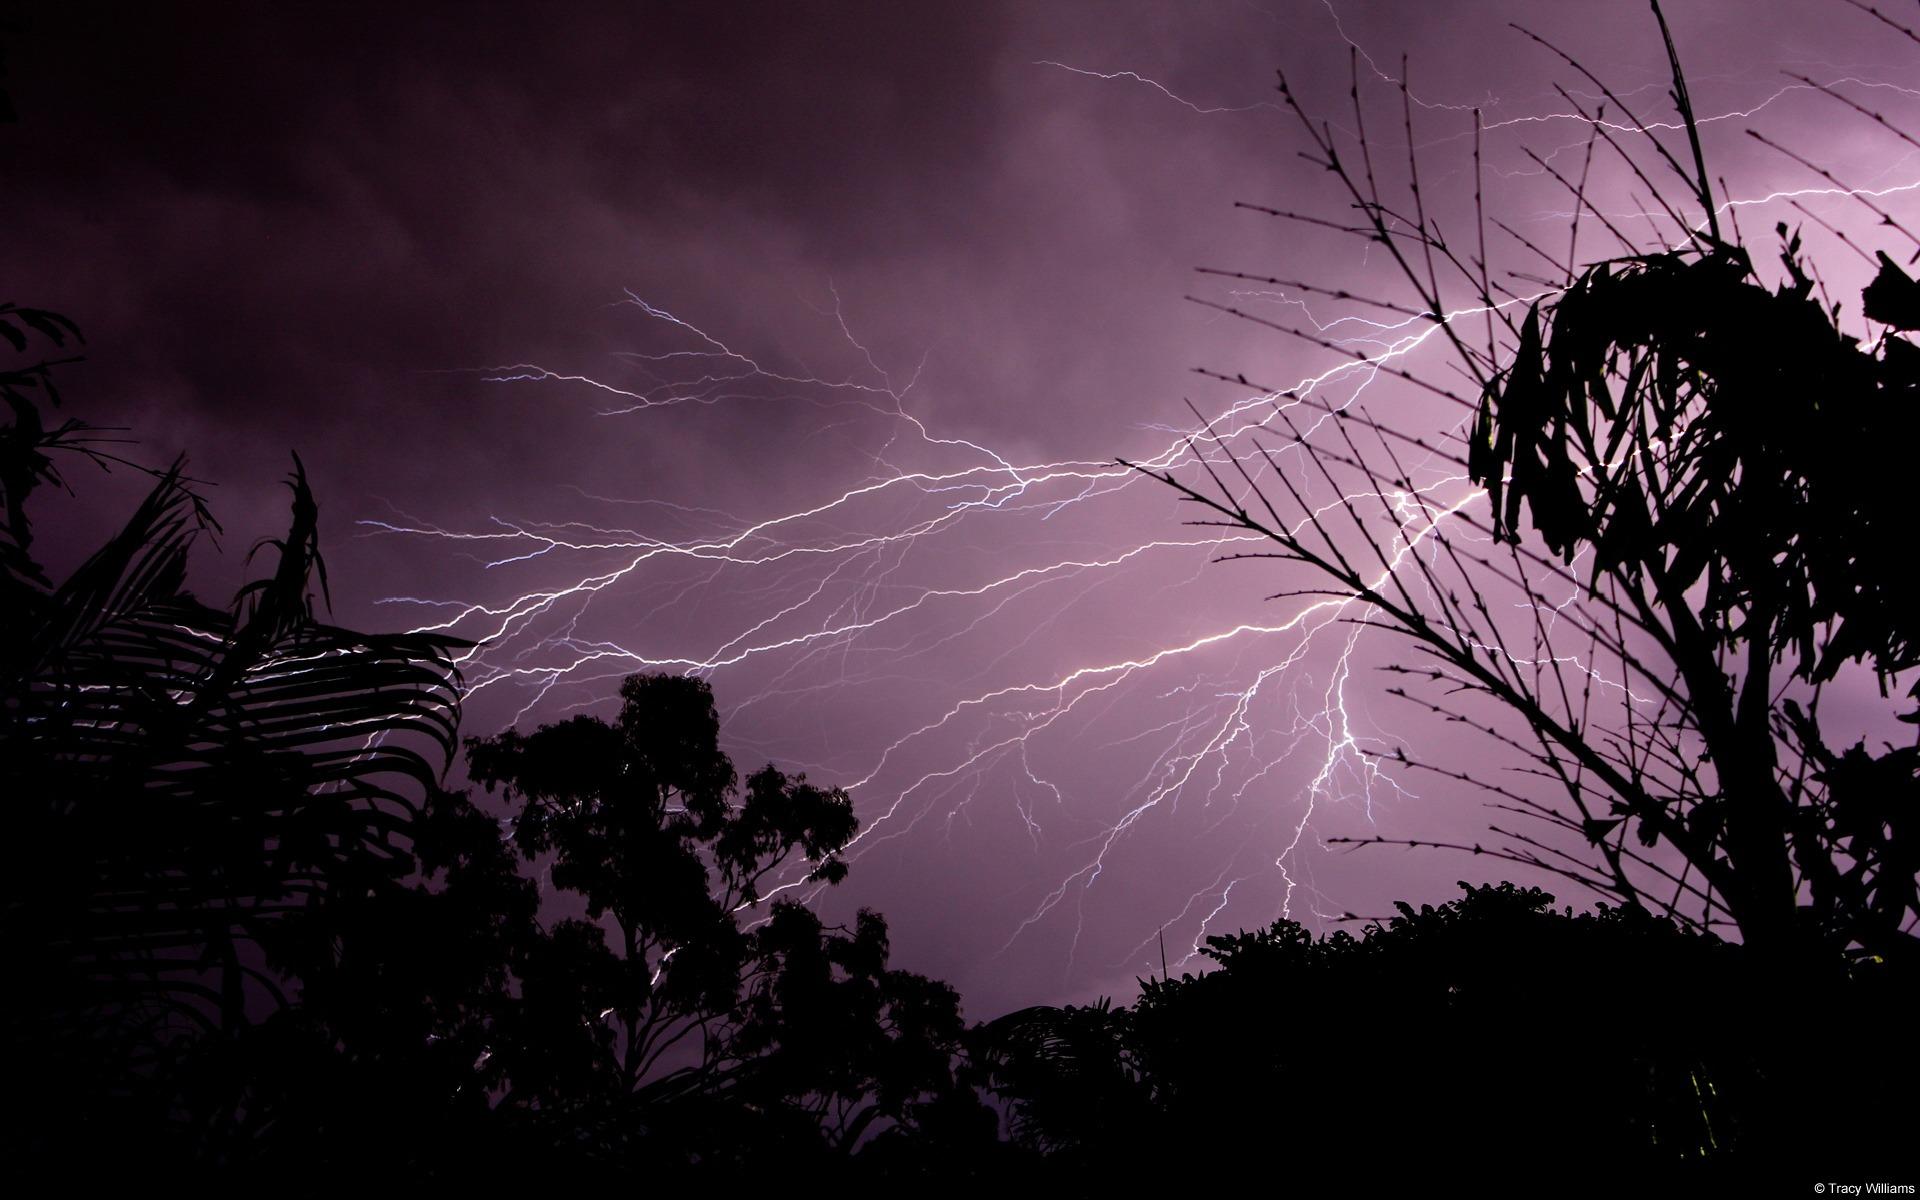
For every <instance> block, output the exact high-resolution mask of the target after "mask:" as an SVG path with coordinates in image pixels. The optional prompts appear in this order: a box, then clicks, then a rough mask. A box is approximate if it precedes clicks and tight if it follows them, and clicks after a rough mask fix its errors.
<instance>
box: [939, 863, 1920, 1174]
mask: <svg viewBox="0 0 1920 1200" xmlns="http://www.w3.org/2000/svg"><path fill="white" fill-rule="evenodd" d="M1461 887H1462V888H1463V889H1464V893H1465V894H1464V895H1463V896H1462V897H1461V898H1459V899H1456V900H1453V901H1450V902H1448V903H1446V904H1442V905H1438V906H1433V905H1429V906H1423V907H1421V908H1419V909H1417V910H1416V909H1414V908H1413V907H1412V906H1410V905H1406V904H1401V905H1399V906H1397V907H1398V909H1399V915H1398V916H1396V917H1393V918H1391V919H1389V920H1386V921H1376V922H1371V923H1369V924H1368V925H1367V926H1366V927H1365V928H1363V929H1362V930H1361V932H1360V936H1358V937H1355V936H1353V935H1351V934H1349V933H1347V932H1345V931H1338V932H1335V933H1333V934H1331V935H1329V936H1326V937H1322V938H1316V937H1314V936H1313V935H1312V934H1311V933H1309V932H1308V931H1307V930H1306V929H1304V928H1303V927H1302V926H1300V925H1299V924H1298V923H1296V922H1293V921H1286V920H1282V921H1279V922H1276V923H1275V924H1274V925H1273V926H1272V927H1270V928H1268V929H1265V930H1261V931H1259V932H1255V933H1247V932H1241V933H1237V934H1233V935H1229V936H1215V937H1210V938H1208V939H1207V943H1206V945H1205V946H1204V947H1203V949H1202V950H1201V953H1202V954H1203V955H1204V956H1205V957H1207V958H1208V959H1211V960H1212V962H1213V969H1212V970H1210V971H1208V972H1206V973H1205V974H1202V975H1197V976H1196V975H1192V974H1188V975H1183V976H1181V977H1179V978H1174V979H1150V980H1143V981H1142V982H1141V993H1140V998H1139V1000H1138V1001H1137V1002H1135V1003H1134V1004H1133V1005H1131V1006H1130V1007H1126V1008H1115V1007H1113V1006H1112V1005H1110V1004H1108V1003H1106V1002H1104V1001H1103V1002H1101V1003H1099V1004H1097V1005H1093V1006H1088V1007H1080V1008H1072V1007H1070V1008H1036V1009H1027V1010H1023V1011H1021V1012H1016V1013H1011V1014H1009V1015H1007V1016H1005V1017H1002V1018H1000V1019H999V1020H996V1021H993V1022H990V1023H989V1024H988V1025H987V1026H985V1027H983V1029H982V1030H981V1031H980V1033H979V1035H978V1037H979V1042H978V1045H977V1055H978V1059H979V1061H980V1063H981V1064H982V1068H983V1073H984V1076H985V1079H986V1081H987V1082H988V1084H989V1085H990V1086H991V1087H992V1088H993V1089H994V1091H995V1092H997V1093H998V1094H999V1095H1000V1096H1001V1097H1002V1099H1003V1100H1004V1101H1005V1102H1006V1103H1007V1104H1008V1105H1009V1106H1010V1107H1011V1113H1012V1117H1013V1121H1012V1125H1013V1131H1014V1135H1015V1137H1016V1139H1018V1140H1019V1141H1020V1142H1021V1143H1022V1144H1024V1145H1026V1146H1029V1147H1031V1148H1033V1149H1035V1150H1037V1151H1039V1152H1041V1153H1043V1154H1044V1155H1046V1156H1047V1158H1046V1161H1047V1163H1048V1165H1050V1166H1053V1167H1055V1168H1064V1170H1063V1171H1062V1174H1063V1175H1064V1176H1066V1177H1068V1178H1073V1177H1076V1176H1079V1177H1081V1178H1083V1179H1084V1178H1085V1177H1087V1176H1092V1177H1096V1178H1098V1179H1100V1180H1104V1181H1109V1182H1113V1183H1120V1182H1122V1181H1124V1180H1126V1179H1130V1178H1131V1179H1136V1180H1137V1179H1139V1178H1140V1177H1142V1176H1143V1175H1145V1176H1147V1177H1162V1176H1164V1177H1165V1178H1166V1179H1167V1180H1169V1181H1172V1180H1177V1179H1180V1178H1185V1177H1191V1176H1192V1175H1193V1174H1194V1173H1195V1172H1199V1171H1228V1170H1240V1171H1246V1170H1254V1171H1274V1172H1281V1173H1285V1172H1289V1171H1294V1170H1299V1169H1300V1168H1299V1167H1298V1166H1297V1165H1295V1163H1294V1161H1293V1160H1295V1159H1296V1158H1298V1157H1300V1156H1308V1157H1309V1158H1310V1159H1311V1161H1312V1162H1313V1163H1315V1164H1321V1165H1323V1166H1324V1165H1332V1166H1336V1167H1337V1168H1338V1169H1340V1170H1342V1171H1344V1172H1350V1173H1353V1174H1356V1175H1364V1176H1366V1177H1368V1178H1377V1179H1381V1180H1383V1181H1384V1180H1391V1179H1396V1178H1399V1177H1403V1176H1404V1177H1407V1178H1408V1179H1409V1180H1411V1179H1412V1178H1425V1179H1429V1180H1431V1179H1433V1178H1461V1179H1465V1178H1488V1177H1490V1176H1493V1175H1498V1176H1499V1177H1500V1178H1502V1179H1512V1180H1527V1181H1529V1182H1530V1183H1532V1184H1533V1185H1534V1186H1536V1187H1539V1188H1542V1189H1544V1190H1552V1191H1566V1190H1573V1191H1583V1190H1586V1189H1589V1188H1592V1187H1597V1186H1600V1185H1602V1184H1603V1183H1624V1182H1629V1181H1632V1180H1635V1179H1639V1180H1641V1181H1646V1180H1650V1179H1665V1180H1669V1181H1670V1180H1673V1179H1676V1178H1684V1177H1685V1174H1684V1173H1686V1172H1689V1171H1691V1172H1695V1173H1698V1174H1699V1175H1700V1177H1701V1178H1703V1179H1707V1180H1720V1181H1728V1180H1731V1179H1735V1178H1739V1177H1743V1176H1748V1175H1751V1176H1753V1177H1755V1178H1768V1177H1769V1174H1768V1173H1770V1172H1772V1173H1776V1174H1774V1175H1772V1178H1775V1179H1777V1178H1778V1176H1777V1172H1778V1171H1780V1170H1781V1169H1788V1170H1794V1171H1804V1172H1807V1173H1808V1177H1812V1175H1813V1173H1814V1172H1816V1171H1817V1170H1819V1169H1821V1168H1822V1167H1823V1166H1824V1164H1826V1163H1829V1162H1831V1161H1833V1160H1834V1159H1835V1158H1844V1159H1846V1160H1847V1161H1850V1162H1856V1163H1858V1164H1860V1169H1861V1170H1862V1171H1866V1172H1871V1171H1876V1170H1894V1169H1897V1168H1898V1167H1899V1166H1900V1165H1902V1159H1903V1157H1904V1156H1905V1154H1906V1148H1907V1141H1908V1134H1907V1130H1908V1129H1909V1128H1910V1127H1911V1121H1912V1118H1913V1103H1912V1100H1911V1098H1910V1096H1909V1094H1908V1093H1907V1091H1906V1089H1905V1085H1904V1083H1903V1082H1902V1080H1903V1079H1904V1078H1906V1077H1907V1076H1906V1072H1907V1071H1909V1070H1910V1069H1911V1067H1912V1066H1913V1065H1914V1064H1915V1063H1916V1062H1920V1055H1917V1054H1916V1050H1917V1049H1920V1047H1916V1044H1915V1039H1914V1038H1913V1036H1912V1034H1911V1020H1910V1017H1909V1016H1908V1012H1907V1009H1908V1006H1909V1005H1910V1003H1911V999H1910V997H1911V993H1910V991H1902V990H1897V989H1890V988H1885V987H1882V986H1879V985H1880V984H1882V983H1884V982H1885V981H1884V980H1883V979H1867V980H1855V981H1852V982H1851V983H1849V982H1847V981H1844V980H1843V981H1840V983H1839V985H1838V986H1835V984H1834V982H1833V981H1831V980H1818V981H1815V980H1806V981H1802V982H1801V983H1800V984H1798V985H1797V986H1796V985H1792V984H1788V985H1786V986H1783V984H1782V981H1781V979H1780V978H1779V976H1778V973H1777V972H1775V971H1774V970H1773V969H1772V967H1771V964H1770V963H1769V962H1768V960H1766V959H1765V958H1763V957H1761V956H1760V955H1759V954H1757V953H1756V952H1755V951H1754V950H1753V949H1752V948H1751V947H1746V946H1741V945H1738V944H1732V943H1726V942H1722V941H1720V940H1719V939H1717V938H1714V937H1712V936H1702V935H1698V934H1691V933H1687V932H1685V931H1683V930H1681V929H1679V928H1678V927H1677V926H1676V925H1674V924H1673V923H1672V922H1670V921H1667V920H1665V919H1664V918H1661V917H1658V916H1655V915H1652V914H1649V913H1647V912H1646V911H1645V910H1644V909H1637V908H1629V907H1609V906H1606V905H1602V906H1601V907H1600V908H1599V910H1598V911H1596V912H1593V913H1585V914H1580V915H1575V914H1574V913H1573V912H1572V910H1571V909H1567V910H1564V911H1560V912H1556V911H1555V910H1554V909H1553V908H1552V904H1553V897H1552V896H1550V895H1547V894H1546V893H1544V892H1541V891H1540V890H1538V889H1535V888H1519V887H1516V886H1514V885H1513V884H1501V885H1498V886H1486V887H1472V886H1469V885H1466V884H1462V885H1461ZM1850 1024H1856V1025H1857V1027H1859V1028H1861V1029H1863V1030H1871V1031H1872V1032H1871V1033H1869V1034H1867V1035H1866V1037H1867V1038H1868V1039H1869V1040H1870V1041H1871V1043H1872V1045H1873V1050H1872V1052H1871V1053H1870V1054H1869V1055H1867V1056H1865V1057H1858V1056H1853V1055H1845V1054H1835V1053H1833V1050H1832V1047H1833V1046H1834V1045H1835V1041H1836V1036H1837V1035H1838V1033H1839V1031H1840V1030H1843V1029H1846V1028H1848V1027H1849V1025H1850ZM1542 1063H1549V1064H1551V1065H1552V1067H1553V1070H1552V1072H1551V1073H1550V1074H1549V1073H1546V1072H1543V1071H1542V1070H1541V1069H1540V1066H1539V1064H1542ZM1816 1097H1817V1099H1815V1098H1816Z"/></svg>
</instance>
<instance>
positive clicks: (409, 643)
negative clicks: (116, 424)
mask: <svg viewBox="0 0 1920 1200" xmlns="http://www.w3.org/2000/svg"><path fill="white" fill-rule="evenodd" d="M0 335H3V336H5V338H6V339H7V340H8V341H9V342H11V343H12V345H13V346H14V348H15V349H16V350H17V351H20V352H23V353H29V352H30V351H31V348H32V343H31V338H30V335H38V336H39V337H40V338H42V339H44V340H46V341H50V342H52V343H53V344H54V345H55V346H56V347H65V346H66V345H67V344H69V343H70V342H72V341H77V340H78V336H79V334H78V330H77V329H76V328H75V327H74V325H73V324H72V323H71V322H69V321H67V320H66V319H65V318H63V317H60V316H58V315H56V314H52V313H47V312H43V311H40V310H34V309H27V308H20V307H16V306H11V305H10V306H7V307H6V308H4V309H0ZM58 365H60V363H59V362H57V361H48V360H46V359H44V358H43V359H37V360H34V361H31V362H30V363H29V365H26V366H23V367H14V368H9V369H8V370H6V371H5V372H4V373H0V394H3V395H4V398H5V400H6V402H7V406H8V410H9V416H10V418H11V419H10V422H9V423H8V424H7V426H6V427H5V428H4V430H0V507H3V508H4V511H5V515H6V521H5V529H4V535H3V536H0V612H3V613H4V620H3V621H0V626H3V627H4V633H3V634H0V647H3V648H0V689H3V691H4V697H3V698H0V699H3V702H0V745H3V746H4V747H5V753H4V754H0V782H3V786H4V791H5V793H6V795H7V796H8V797H9V799H10V800H11V801H12V808H11V816H12V818H13V821H14V825H13V836H14V840H13V842H12V844H13V846H14V847H15V853H14V854H13V855H12V856H11V861H10V863H9V869H8V870H7V872H6V883H5V889H6V892H5V900H4V909H3V911H4V915H3V916H0V922H3V923H4V935H5V941H6V945H7V946H8V947H9V949H10V954H11V956H12V958H13V966H14V968H15V970H16V971H18V972H19V975H18V978H21V979H24V980H31V981H32V985H31V986H29V987H21V988H13V989H9V991H8V998H7V1007H8V1012H7V1014H6V1023H7V1029H8V1038H9V1043H10V1047H9V1048H10V1051H12V1052H13V1053H14V1055H15V1059H14V1061H16V1062H19V1063H21V1064H22V1068H23V1074H24V1077H25V1078H28V1079H33V1080H35V1083H34V1084H33V1085H32V1087H33V1088H40V1089H45V1090H44V1091H43V1092H42V1097H43V1099H42V1100H41V1101H38V1102H36V1111H40V1112H46V1111H48V1110H47V1108H46V1104H49V1103H54V1104H56V1107H55V1109H54V1110H53V1112H55V1113H57V1117H56V1118H55V1121H56V1124H55V1126H53V1127H52V1128H49V1127H48V1126H46V1125H45V1124H44V1123H43V1122H40V1121H30V1122H29V1125H30V1127H31V1128H33V1129H35V1130H37V1131H38V1133H40V1134H46V1135H48V1136H59V1137H62V1138H74V1139H78V1140H82V1141H84V1140H85V1138H86V1137H87V1136H89V1126H88V1121H89V1119H90V1117H91V1116H92V1115H94V1114H95V1113H96V1112H97V1111H103V1110H100V1109H99V1104H101V1103H108V1102H111V1103H127V1104H131V1103H134V1096H135V1095H136V1093H139V1092H140V1091H141V1089H142V1087H143V1086H144V1085H150V1084H151V1085H155V1086H157V1082H156V1081H158V1080H159V1079H161V1078H162V1077H164V1076H167V1075H168V1074H169V1072H171V1071H173V1070H174V1069H175V1068H177V1067H178V1066H179V1065H180V1063H181V1061H182V1058H183V1056H184V1055H186V1054H187V1053H189V1052H190V1051H191V1050H192V1049H193V1048H195V1047H199V1046H203V1045H206V1044H211V1043H217V1042H219V1041H220V1040H222V1039H230V1038H232V1037H233V1036H234V1035H235V1034H236V1033H237V1032H238V1031H239V1030H240V1029H242V1028H243V1027H244V1026H245V1025H247V1024H248V1023H249V1021H250V1020H251V1019H252V1018H253V1017H254V1016H256V1015H258V1011H259V1010H260V1009H261V1008H262V1007H272V1006H275V1005H279V1004H283V1003H284V1002H285V1000H286V995H285V982H286V981H285V980H284V979H280V978H276V975H275V973H274V972H273V971H272V970H271V969H270V968H269V966H268V964H267V963H266V962H265V961H264V958H263V954H264V942H265V941H266V939H267V938H268V937H269V936H270V933H271V931H272V929H273V928H274V927H275V926H276V925H277V924H278V923H279V922H281V921H283V920H284V919H285V918H287V917H288V916H289V915H291V914H294V913H297V912H299V911H301V910H302V909H303V907H304V906H306V905H308V904H311V903H313V902H314V901H316V900H317V899H319V898H322V897H324V896H326V895H327V894H328V893H329V892H331V891H332V890H334V889H336V888H338V887H340V886H343V885H345V886H354V887H357V886H361V885H362V884H363V883H364V882H365V881H366V880H368V879H377V878H381V877H386V876H394V875H399V874H404V873H406V872H407V871H408V870H410V869H411V858H410V855H409V853H408V850H407V846H406V834H407V830H408V828H409V826H410V824H411V822H412V820H413V818H414V815H415V814H416V812H417V810H418V807H419V803H420V801H421V799H422V798H423V796H424V795H425V794H426V793H427V792H430V791H431V790H432V788H433V787H434V785H435V783H436V781H437V776H438V773H439V770H440V769H441V768H440V766H438V765H436V760H437V761H438V762H439V763H444V762H445V755H446V754H447V753H450V752H451V750H452V748H453V736H454V729H455V725H456V722H457V719H458V674H457V672H456V671H455V669H454V666H453V663H452V659H451V652H452V650H453V649H454V648H455V647H457V646H458V645H459V643H457V642H454V641H451V640H449V639H444V638H435V637H426V636H418V635H369V634H362V633H357V632H354V631H351V630H347V629H343V628H340V627H338V626H334V625H331V624H328V623H326V622H324V621H322V620H320V619H318V618H316V616H315V614H314V611H313V605H312V599H311V595H310V587H311V584H312V582H313V580H314V578H315V576H316V575H317V576H318V578H319V581H320V583H321V586H322V588H324V583H325V573H324V567H323V566H322V564H321V561H320V557H319V553H318V549H317V529H318V509H317V507H316V505H315V503H314V500H313V496H312V493H311V492H310V490H309V489H308V487H307V483H306V478H305V475H304V472H303V471H302V470H301V468H300V464H299V460H298V459H297V458H296V459H295V462H294V472H293V475H292V476H291V478H290V479H289V488H290V490H291V493H292V500H293V517H292V522H291V526H290V528H289V530H288V533H287V535H286V536H285V537H284V538H282V539H278V540H274V541H271V542H269V543H266V545H265V548H270V549H272V550H273V551H275V552H276V555H277V562H276V563H275V564H274V569H273V571H272V572H271V573H270V574H267V575H264V576H262V577H260V578H258V579H256V580H254V581H252V582H250V583H248V584H246V585H245V586H244V587H242V588H241V589H240V591H239V592H238V594H237V595H236V596H235V598H234V601H233V603H232V604H231V606H229V607H227V608H215V607H212V606H210V605H207V604H205V603H203V602H201V601H200V600H198V599H196V598H195V597H194V596H193V594H192V593H191V592H189V591H188V590H187V588H186V562H187V554H188V550H189V547H190V545H191V544H192V542H193V540H194V538H195V537H196V535H197V534H199V533H201V532H205V531H210V530H215V529H217V527H216V526H215V525H214V524H213V522H212V519H211V517H210V515H209V514H208V513H207V510H206V508H205V506H204V504H203V503H202V502H201V500H200V498H199V497H198V495H197V494H196V493H195V492H194V491H193V490H192V488H191V486H190V484H189V482H188V480H187V478H186V476H185V473H184V469H183V465H182V464H181V463H178V462H176V463H175V464H174V465H173V466H172V467H170V468H168V469H166V470H163V471H157V472H153V474H154V476H155V484H154V486H153V488H152V490H151V491H150V492H149V493H148V495H147V496H146V498H145V499H144V501H142V502H141V503H140V505H139V506H138V507H137V508H136V510H135V511H134V513H133V515H132V516H131V517H130V518H129V519H128V521H127V523H126V524H125V526H124V527H122V528H121V529H120V531H119V532H118V533H116V534H115V535H114V536H113V537H111V538H110V539H109V540H108V541H107V542H106V543H105V544H104V545H103V546H101V547H100V548H99V549H98V550H97V551H96V552H95V553H94V554H93V555H92V556H91V557H89V558H88V559H87V560H86V561H85V562H84V563H83V564H82V565H81V566H80V567H78V568H77V569H76V570H75V571H74V572H73V573H72V574H71V575H70V576H69V577H68V578H67V579H65V580H64V581H62V582H61V583H59V584H58V585H55V584H53V583H52V582H51V581H50V580H49V579H48V578H47V576H46V573H45V572H44V570H43V569H42V568H41V567H40V566H39V565H38V563H37V562H36V561H35V559H34V558H33V555H32V526H31V524H30V521H29V509H28V500H29V498H30V496H31V494H32V493H33V492H35V491H36V490H37V489H39V488H41V487H43V486H45V485H47V484H50V483H51V484H56V485H58V484H60V483H61V482H62V479H61V475H60V472H59V459H60V457H61V456H62V455H72V454H76V453H77V454H79V455H81V456H83V457H87V458H91V459H92V460H94V461H96V462H99V463H101V464H102V465H107V464H111V463H115V462H120V461H123V460H120V459H118V458H117V457H116V456H115V455H113V454H111V453H109V452H108V451H106V450H104V449H103V448H102V445H103V443H102V441H101V440H100V435H101V431H98V430H93V429H91V428H89V427H87V426H85V425H83V424H81V423H79V422H75V421H72V420H67V421H64V422H61V423H59V424H56V425H49V424H48V423H47V422H46V421H45V420H44V419H43V408H42V404H43V402H44V403H45V404H47V405H52V404H56V403H57V402H58V395H57V393H56V392H55V390H54V370H53V369H54V368H55V367H56V366H58ZM30 1090H31V1089H30ZM163 1094H164V1090H162V1091H161V1092H158V1093H154V1094H151V1095H148V1096H147V1099H146V1100H145V1101H144V1102H145V1103H154V1104H158V1103H161V1102H160V1101H159V1100H157V1099H155V1098H154V1095H163ZM55 1097H60V1098H62V1099H63V1100H64V1101H67V1102H69V1103H67V1104H64V1105H62V1104H58V1103H57V1102H56V1101H55V1099H54V1098H55ZM116 1097H117V1098H118V1099H117V1100H116V1099H114V1098H116ZM200 1115H201V1117H202V1118H204V1119H206V1120H209V1121H213V1122H214V1123H215V1124H219V1123H220V1119H219V1118H217V1117H215V1116H213V1115H210V1114H208V1113H202V1114H200ZM226 1115H227V1117H229V1118H231V1117H232V1116H233V1115H234V1114H233V1113H232V1112H231V1111H229V1112H228V1113H227V1114H226ZM55 1130H64V1132H59V1133H57V1134H56V1132H55ZM203 1132H204V1131H203ZM27 1136H28V1137H29V1140H31V1138H32V1137H33V1136H36V1135H35V1134H29V1135H27Z"/></svg>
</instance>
